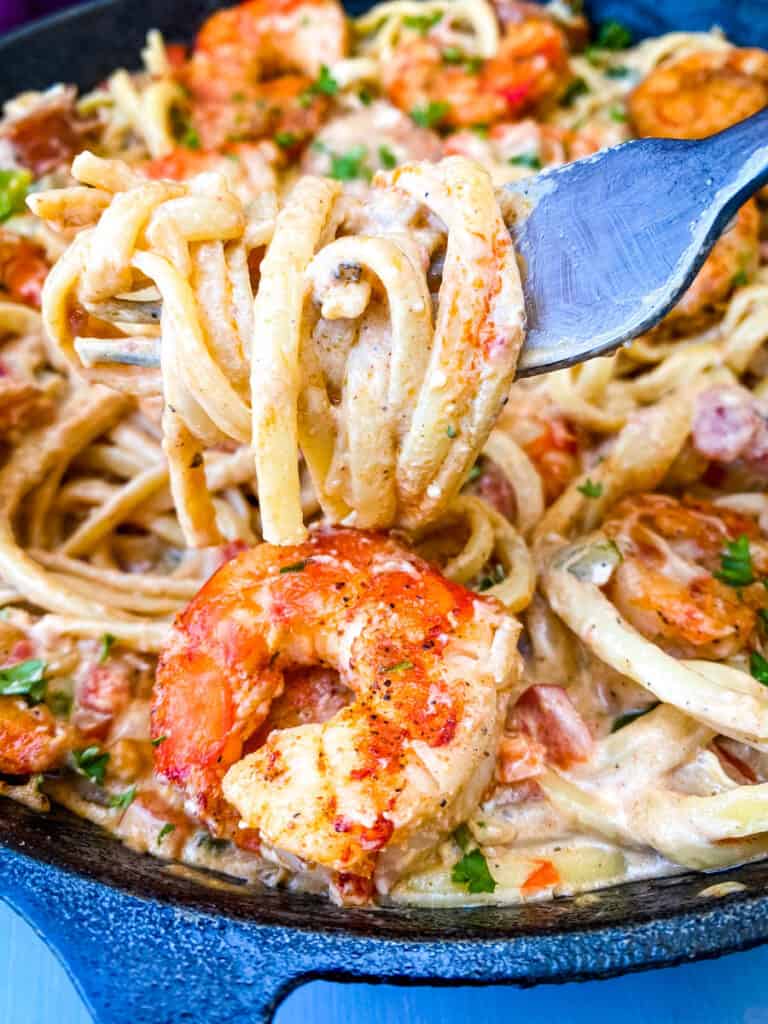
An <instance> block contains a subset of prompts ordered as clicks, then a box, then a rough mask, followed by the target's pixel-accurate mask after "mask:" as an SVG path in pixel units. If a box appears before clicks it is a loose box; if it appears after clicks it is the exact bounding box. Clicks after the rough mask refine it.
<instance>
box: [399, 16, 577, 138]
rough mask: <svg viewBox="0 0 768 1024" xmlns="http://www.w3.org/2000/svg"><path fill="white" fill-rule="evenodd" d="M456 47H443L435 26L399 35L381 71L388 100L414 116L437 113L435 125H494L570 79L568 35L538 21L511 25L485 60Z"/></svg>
mask: <svg viewBox="0 0 768 1024" xmlns="http://www.w3.org/2000/svg"><path fill="white" fill-rule="evenodd" d="M454 50H455V47H448V48H445V49H444V48H443V46H442V45H441V41H440V36H439V26H438V28H436V29H435V30H433V31H432V32H430V33H429V34H428V35H425V36H419V35H417V34H415V33H404V35H403V41H402V43H401V44H400V45H399V46H398V47H397V48H396V50H395V53H394V57H393V59H392V61H391V62H389V63H388V64H387V65H385V66H384V67H383V68H382V75H383V83H384V88H385V90H386V92H387V94H388V95H389V97H390V99H391V100H392V102H393V103H395V104H396V105H397V106H398V107H400V108H401V109H402V110H405V111H406V112H408V113H411V114H417V112H418V111H420V110H430V109H431V110H432V111H433V112H436V111H438V110H439V111H441V116H440V117H439V118H438V120H439V121H440V123H441V124H444V125H446V126H450V127H453V128H461V127H468V126H470V125H474V124H494V123H495V122H497V121H501V120H509V119H513V118H515V117H518V116H520V115H521V114H522V113H524V112H526V111H530V110H534V109H536V108H539V107H541V106H542V105H543V104H544V103H545V102H547V101H552V100H554V99H555V98H556V97H557V96H558V94H559V93H560V92H561V91H562V89H563V87H564V86H565V85H566V83H567V81H568V78H569V75H570V72H569V69H568V45H567V42H566V39H565V36H564V35H563V33H562V32H561V31H560V29H559V28H557V26H555V25H554V24H553V23H552V22H551V21H548V20H546V19H543V18H526V19H525V20H523V21H520V22H518V23H514V24H511V25H510V26H509V27H508V28H507V30H506V32H505V34H504V35H503V37H502V39H501V42H500V44H499V49H498V53H497V54H496V56H495V57H492V58H491V59H490V60H487V61H485V62H484V63H483V62H479V63H478V61H476V60H473V59H472V58H469V57H466V58H464V57H463V55H461V54H457V53H454V52H453V51H454ZM417 116H418V115H417ZM436 117H437V114H436V113H435V118H436ZM435 118H433V120H434V119H435Z"/></svg>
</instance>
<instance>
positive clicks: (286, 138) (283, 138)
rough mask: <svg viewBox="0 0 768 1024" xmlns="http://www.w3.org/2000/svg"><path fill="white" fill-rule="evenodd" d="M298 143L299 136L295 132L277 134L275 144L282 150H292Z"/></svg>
mask: <svg viewBox="0 0 768 1024" xmlns="http://www.w3.org/2000/svg"><path fill="white" fill-rule="evenodd" d="M298 141H299V137H298V135H295V134H294V133H293V132H275V142H276V143H277V144H278V146H279V147H280V148H281V149H290V148H291V146H295V145H296V143H297V142H298Z"/></svg>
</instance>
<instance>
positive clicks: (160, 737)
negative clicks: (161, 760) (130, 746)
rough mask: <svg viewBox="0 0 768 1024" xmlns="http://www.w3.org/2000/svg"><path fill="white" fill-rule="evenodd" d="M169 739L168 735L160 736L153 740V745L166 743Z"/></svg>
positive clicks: (157, 745)
mask: <svg viewBox="0 0 768 1024" xmlns="http://www.w3.org/2000/svg"><path fill="white" fill-rule="evenodd" d="M167 739H168V737H167V736H158V737H157V739H156V740H152V746H153V747H159V746H160V744H161V743H165V741H166V740H167Z"/></svg>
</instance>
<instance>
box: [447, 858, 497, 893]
mask: <svg viewBox="0 0 768 1024" xmlns="http://www.w3.org/2000/svg"><path fill="white" fill-rule="evenodd" d="M451 881H452V882H456V884H457V885H466V887H467V890H468V891H469V892H471V893H478V892H494V891H495V889H496V882H495V881H494V878H493V875H492V874H491V872H490V870H489V868H488V861H487V860H486V859H485V857H484V856H483V854H482V853H481V852H480V850H472V851H471V852H470V853H465V854H464V856H463V857H462V858H461V860H460V861H458V862H457V863H456V864H454V865H453V870H452V871H451Z"/></svg>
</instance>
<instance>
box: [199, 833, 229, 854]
mask: <svg viewBox="0 0 768 1024" xmlns="http://www.w3.org/2000/svg"><path fill="white" fill-rule="evenodd" d="M197 845H198V846H202V847H203V848H204V849H206V850H210V851H211V852H212V853H219V852H220V851H221V850H226V849H227V847H228V846H229V840H228V839H218V838H217V837H216V836H212V835H211V833H210V832H200V833H199V834H198V837H197Z"/></svg>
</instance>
